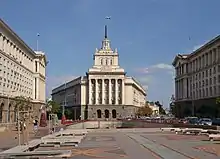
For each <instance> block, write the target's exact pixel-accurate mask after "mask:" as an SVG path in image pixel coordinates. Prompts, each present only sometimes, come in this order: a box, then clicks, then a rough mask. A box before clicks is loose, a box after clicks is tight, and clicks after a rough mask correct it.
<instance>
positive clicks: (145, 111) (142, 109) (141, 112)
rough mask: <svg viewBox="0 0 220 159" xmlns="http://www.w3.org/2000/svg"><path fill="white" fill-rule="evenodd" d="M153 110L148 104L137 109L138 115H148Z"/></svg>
mask: <svg viewBox="0 0 220 159" xmlns="http://www.w3.org/2000/svg"><path fill="white" fill-rule="evenodd" d="M152 113H153V110H152V109H151V108H150V107H149V106H148V105H145V106H144V107H140V108H139V109H138V111H137V115H138V116H150V115H152Z"/></svg>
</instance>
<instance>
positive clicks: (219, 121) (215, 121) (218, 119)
mask: <svg viewBox="0 0 220 159" xmlns="http://www.w3.org/2000/svg"><path fill="white" fill-rule="evenodd" d="M212 125H217V126H220V118H216V119H213V120H212Z"/></svg>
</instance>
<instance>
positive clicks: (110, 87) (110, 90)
mask: <svg viewBox="0 0 220 159" xmlns="http://www.w3.org/2000/svg"><path fill="white" fill-rule="evenodd" d="M111 80H112V79H109V92H108V94H109V104H112V81H111Z"/></svg>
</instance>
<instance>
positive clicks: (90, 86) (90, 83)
mask: <svg viewBox="0 0 220 159" xmlns="http://www.w3.org/2000/svg"><path fill="white" fill-rule="evenodd" d="M88 95H89V104H92V80H91V79H89V93H88Z"/></svg>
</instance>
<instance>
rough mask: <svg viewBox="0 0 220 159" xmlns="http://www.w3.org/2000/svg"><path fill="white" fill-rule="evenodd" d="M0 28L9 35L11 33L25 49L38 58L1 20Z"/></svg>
mask: <svg viewBox="0 0 220 159" xmlns="http://www.w3.org/2000/svg"><path fill="white" fill-rule="evenodd" d="M0 26H2V27H3V29H5V30H6V31H7V32H8V33H10V34H11V35H12V36H13V37H14V38H15V39H16V40H17V41H18V42H19V43H20V44H21V45H22V46H24V47H25V49H27V50H28V51H29V53H31V54H32V55H33V56H36V54H35V52H34V51H33V50H32V49H31V48H30V47H29V46H28V45H27V44H26V43H25V42H24V41H23V40H22V39H21V38H20V37H19V36H18V35H17V34H16V33H15V32H14V31H13V30H12V29H11V28H10V27H9V26H8V25H7V24H6V23H5V22H4V21H3V20H2V19H1V18H0Z"/></svg>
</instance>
